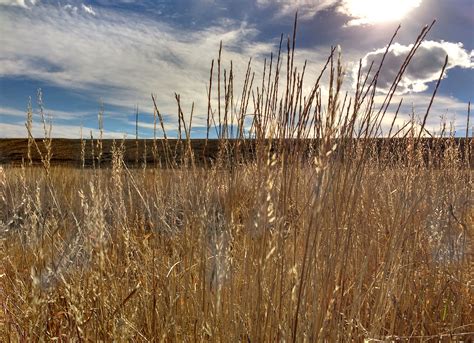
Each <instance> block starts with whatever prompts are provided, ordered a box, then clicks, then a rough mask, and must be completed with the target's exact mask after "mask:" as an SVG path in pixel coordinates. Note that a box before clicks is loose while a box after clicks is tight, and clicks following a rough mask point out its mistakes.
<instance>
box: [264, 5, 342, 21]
mask: <svg viewBox="0 0 474 343" xmlns="http://www.w3.org/2000/svg"><path fill="white" fill-rule="evenodd" d="M338 3H339V0H257V5H258V6H260V7H264V8H268V7H270V6H274V7H277V9H278V10H277V13H278V15H279V16H286V15H295V12H296V11H298V13H299V17H300V19H303V20H304V19H310V18H312V17H313V16H314V15H315V14H316V13H318V12H320V11H323V10H327V9H329V8H331V7H334V6H336V5H337V4H338Z"/></svg>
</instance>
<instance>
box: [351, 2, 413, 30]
mask: <svg viewBox="0 0 474 343" xmlns="http://www.w3.org/2000/svg"><path fill="white" fill-rule="evenodd" d="M420 3H421V0H397V1H394V0H346V1H344V5H343V6H344V9H345V11H346V13H347V14H349V15H350V16H352V17H353V18H356V19H354V20H353V21H352V24H355V25H357V24H376V23H384V22H391V21H397V20H401V19H402V18H403V17H404V16H405V15H406V14H407V13H408V12H410V11H411V10H413V9H415V8H416V7H418V6H420Z"/></svg>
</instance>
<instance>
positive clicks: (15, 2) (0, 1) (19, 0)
mask: <svg viewBox="0 0 474 343" xmlns="http://www.w3.org/2000/svg"><path fill="white" fill-rule="evenodd" d="M38 2H39V0H0V5H6V6H18V7H24V8H29V7H30V6H34V5H36V4H37V3H38Z"/></svg>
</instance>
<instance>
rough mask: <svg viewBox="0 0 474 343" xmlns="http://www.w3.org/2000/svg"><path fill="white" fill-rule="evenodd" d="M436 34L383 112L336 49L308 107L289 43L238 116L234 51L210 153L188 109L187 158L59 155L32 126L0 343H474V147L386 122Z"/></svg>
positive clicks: (2, 193) (64, 145)
mask: <svg viewBox="0 0 474 343" xmlns="http://www.w3.org/2000/svg"><path fill="white" fill-rule="evenodd" d="M295 27H296V20H295ZM429 29H430V27H425V28H424V29H423V30H422V32H421V34H420V36H419V37H418V38H417V40H416V41H415V44H414V45H413V47H411V46H410V47H411V48H410V49H411V51H410V53H409V54H408V55H407V57H406V61H405V62H404V64H403V65H402V67H401V69H400V72H399V74H398V75H397V76H396V78H395V80H394V82H393V85H392V86H391V88H390V89H389V91H388V94H386V98H385V100H384V101H383V103H376V102H375V100H374V99H375V94H376V92H377V77H378V75H379V74H378V72H377V73H375V74H371V72H370V71H369V72H367V75H366V76H364V75H359V79H358V80H357V84H356V86H355V87H356V89H355V94H354V95H348V93H345V94H343V92H342V91H341V89H342V88H341V85H342V82H343V76H344V73H343V68H342V66H341V60H340V57H338V56H337V55H336V49H332V51H331V54H330V56H329V57H328V60H327V63H326V65H325V67H324V69H323V70H322V72H321V75H323V74H324V73H327V74H329V77H328V80H329V83H328V87H327V89H328V97H327V99H324V100H323V99H322V95H321V94H322V92H321V86H320V80H321V76H319V78H317V79H316V81H314V83H313V86H312V88H311V89H310V90H309V92H306V91H305V89H304V88H303V86H302V85H303V76H304V69H303V71H302V72H300V71H298V70H297V69H296V67H295V68H293V62H294V61H293V54H294V44H292V42H294V37H293V41H292V40H291V39H288V44H287V46H288V52H287V58H286V61H285V63H284V64H286V66H287V70H286V72H285V73H284V74H283V72H284V70H281V68H282V65H284V64H282V63H281V62H282V60H283V59H284V57H283V56H282V55H281V54H280V52H281V48H280V52H279V54H278V55H277V57H276V58H275V59H274V60H273V59H272V60H271V61H270V63H269V64H267V62H265V66H264V68H268V69H265V70H266V72H264V73H263V80H262V83H261V85H262V86H260V88H259V87H254V86H252V84H253V76H251V75H252V73H251V72H250V71H248V72H247V73H246V76H245V79H244V80H245V82H244V89H243V91H242V97H241V98H240V99H239V101H240V104H238V103H235V102H234V100H233V99H234V98H233V83H232V82H233V81H232V80H233V74H232V69H231V70H230V71H227V72H228V73H225V72H224V73H223V75H225V76H224V77H223V78H222V79H223V83H224V84H221V81H222V80H221V65H220V52H219V62H218V66H217V71H216V73H217V74H218V82H217V90H218V91H217V92H216V90H215V89H214V88H215V87H216V84H215V83H214V84H213V83H212V80H213V69H212V67H211V77H210V84H209V91H208V108H209V110H208V114H207V115H208V117H207V125H208V133H209V129H210V127H211V123H214V124H213V125H214V127H215V128H216V131H217V132H218V137H219V139H217V140H213V141H206V140H200V141H193V140H192V139H191V119H192V114H190V115H189V116H186V120H185V115H184V114H183V112H182V110H181V105H180V100H179V96H176V99H177V105H178V116H179V128H178V132H179V136H180V137H183V139H182V140H179V141H176V140H169V139H166V140H149V141H143V140H140V141H135V140H127V141H120V140H117V141H115V142H114V141H110V140H103V139H101V138H100V137H99V138H98V139H96V140H84V141H81V140H55V139H52V138H51V137H50V136H48V134H47V133H48V132H51V130H49V131H48V122H47V120H46V119H45V116H44V115H43V112H41V115H40V117H41V118H42V119H43V124H44V128H45V130H44V131H45V137H44V138H41V139H38V137H37V139H36V140H35V139H34V138H33V137H32V134H31V131H32V130H31V127H32V118H33V116H32V113H31V112H29V113H28V116H27V120H26V128H27V130H28V136H29V138H27V139H24V140H1V141H0V149H1V150H0V151H1V155H0V163H1V164H0V246H1V248H0V295H1V296H0V323H1V324H2V325H0V340H1V341H5V342H9V341H23V342H26V341H28V342H29V341H52V340H58V341H81V342H82V341H87V342H89V341H104V342H109V341H131V342H133V341H134V342H145V341H151V342H158V341H164V342H171V341H173V342H191V341H194V342H202V341H212V342H288V341H292V342H393V341H397V342H408V341H410V342H412V341H416V342H418V341H419V342H448V341H464V342H468V341H471V342H472V340H473V339H474V307H473V304H474V292H473V285H474V275H473V270H474V260H473V257H474V255H473V249H474V247H473V236H474V199H473V196H472V189H473V176H474V170H473V168H472V166H473V164H472V159H473V158H472V145H473V138H472V136H469V135H468V132H469V130H466V132H467V133H466V137H462V138H455V137H453V134H452V132H446V131H448V130H445V128H446V127H447V125H446V123H441V124H442V125H440V127H442V128H443V129H442V130H441V132H439V133H431V132H429V131H428V130H427V129H426V127H425V124H426V122H427V117H428V115H429V111H430V106H431V103H430V105H429V107H428V108H427V109H426V112H425V113H424V114H423V115H422V116H421V117H420V118H418V117H416V116H415V115H413V116H412V117H411V119H410V120H409V121H407V122H406V124H403V126H402V128H400V129H398V128H395V122H396V120H395V119H396V118H397V115H398V110H397V112H395V113H392V112H390V111H388V108H389V106H390V103H391V101H392V96H393V95H394V94H395V93H396V90H397V86H398V84H399V83H400V80H401V78H402V75H403V72H404V70H405V69H406V66H407V65H408V63H409V62H410V59H411V57H412V56H413V54H414V53H415V52H416V49H417V47H419V46H420V44H421V41H422V40H423V39H424V37H425V36H426V34H427V32H428V31H429ZM392 40H393V38H392ZM387 51H388V48H387ZM272 58H273V56H272ZM447 62H448V60H447V59H446V61H445V64H444V66H443V68H442V70H441V76H440V80H441V78H442V75H443V73H444V70H445V68H446V66H447ZM382 63H383V62H381V63H380V66H378V68H379V70H380V68H381V67H382ZM212 65H213V66H214V63H213V64H212ZM231 68H232V67H231ZM249 68H250V63H249ZM272 68H273V69H272ZM374 68H375V69H376V68H377V66H374ZM283 69H284V67H283ZM280 71H282V74H281V79H282V80H283V81H282V80H280ZM359 74H360V73H359ZM285 80H286V83H285ZM440 80H439V81H440ZM439 81H438V85H439ZM280 83H281V84H284V86H282V88H279V85H280ZM438 85H437V86H436V88H435V90H434V92H433V98H432V101H433V99H434V98H435V95H436V90H437V89H438ZM213 87H214V88H213ZM306 90H307V89H306ZM211 91H213V92H211ZM221 92H222V93H221ZM211 93H212V94H215V93H217V94H218V98H217V100H216V99H214V98H212V96H211ZM214 100H216V101H214ZM153 102H154V108H155V117H154V120H155V128H156V127H159V126H161V127H162V128H163V137H166V132H165V130H164V127H165V126H164V125H163V121H162V116H161V114H160V112H159V108H158V106H157V104H156V103H155V98H154V97H153ZM216 102H217V105H216ZM249 103H250V106H251V109H248V107H249ZM252 105H253V106H252ZM400 105H401V102H400ZM400 105H399V106H398V109H400ZM468 112H469V111H468ZM469 115H470V114H468V119H467V126H466V127H467V128H469V127H470V125H469ZM247 116H252V120H251V121H252V123H251V125H248V124H247V123H248V122H249V121H248V120H246V119H247ZM188 118H191V119H189V121H188ZM384 119H388V123H391V126H390V124H389V126H388V127H386V126H387V125H385V123H387V120H384ZM100 122H101V120H100V118H99V123H100ZM160 124H161V125H160ZM137 126H138V125H137ZM99 127H100V124H99ZM229 127H231V128H233V129H235V130H229ZM392 129H393V130H392ZM100 130H102V128H101V127H100ZM155 131H156V130H155ZM229 131H231V132H235V133H236V134H235V136H233V137H231V134H229ZM382 131H383V132H384V134H382ZM155 133H156V132H155ZM101 135H102V131H101ZM247 137H249V138H252V139H247ZM427 137H442V138H434V139H432V138H427ZM230 138H232V139H230ZM206 142H207V143H206ZM145 143H146V144H145ZM145 146H146V149H145ZM203 156H204V157H203ZM211 162H212V163H211ZM132 166H133V167H134V168H132Z"/></svg>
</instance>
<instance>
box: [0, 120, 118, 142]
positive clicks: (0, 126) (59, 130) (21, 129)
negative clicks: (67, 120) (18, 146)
mask: <svg viewBox="0 0 474 343" xmlns="http://www.w3.org/2000/svg"><path fill="white" fill-rule="evenodd" d="M91 131H92V134H93V136H94V137H98V136H99V131H98V130H97V129H96V128H91V127H83V129H82V132H83V137H85V138H88V137H90V132H91ZM80 132H81V128H80V126H77V125H60V124H54V125H53V126H52V129H51V136H52V137H54V138H79V137H80ZM32 134H33V136H34V137H35V138H42V137H44V130H43V126H42V125H41V124H40V123H37V122H35V123H34V124H33V129H32ZM26 136H27V130H26V127H25V124H24V123H22V122H16V123H9V124H7V123H0V139H1V138H25V137H26ZM103 137H104V138H117V139H120V138H123V137H124V133H122V132H114V131H107V130H105V131H104V136H103Z"/></svg>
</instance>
